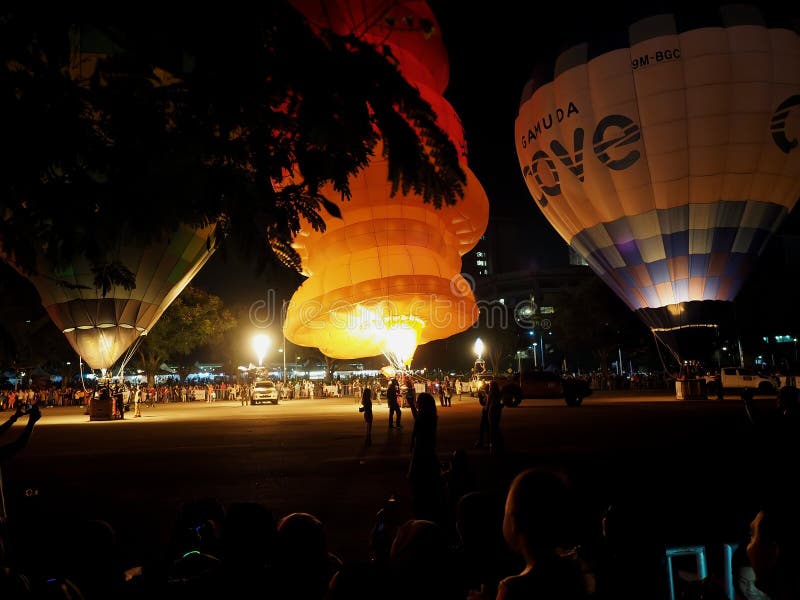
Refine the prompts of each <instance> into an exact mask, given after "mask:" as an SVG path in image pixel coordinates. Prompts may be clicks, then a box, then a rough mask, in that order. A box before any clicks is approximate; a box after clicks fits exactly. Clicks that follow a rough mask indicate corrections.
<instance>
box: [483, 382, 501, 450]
mask: <svg viewBox="0 0 800 600" xmlns="http://www.w3.org/2000/svg"><path fill="white" fill-rule="evenodd" d="M486 408H487V411H488V418H489V452H490V453H491V454H499V453H501V452H502V451H503V449H504V444H503V434H502V433H501V432H500V417H501V415H502V414H503V399H502V397H501V396H500V384H499V383H497V381H496V380H494V379H493V380H492V383H490V384H489V393H488V395H487V397H486Z"/></svg>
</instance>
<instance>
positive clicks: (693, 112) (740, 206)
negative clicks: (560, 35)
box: [515, 5, 800, 360]
mask: <svg viewBox="0 0 800 600" xmlns="http://www.w3.org/2000/svg"><path fill="white" fill-rule="evenodd" d="M685 17H686V16H685V15H680V14H657V15H653V16H651V17H648V18H644V19H641V20H638V21H636V22H634V23H633V24H631V25H630V26H629V27H628V29H627V32H625V33H626V34H625V35H622V36H620V37H618V38H615V39H614V41H613V42H612V41H610V40H609V39H604V40H597V41H591V40H590V41H588V42H586V43H582V44H579V45H576V46H573V47H571V48H569V49H567V50H566V51H564V52H562V53H561V54H560V55H559V56H558V57H557V59H556V60H555V63H554V64H553V65H551V68H550V69H549V72H548V73H547V75H545V76H539V75H537V76H536V77H534V78H532V79H531V80H530V81H529V82H528V84H527V85H526V87H525V89H524V92H523V95H522V98H521V103H520V108H519V114H518V116H517V119H516V123H515V135H516V148H517V155H518V158H519V163H520V168H521V170H522V175H523V177H524V179H525V182H526V184H527V185H528V188H529V190H530V192H531V194H532V195H533V197H534V199H535V201H536V204H537V205H538V206H539V208H540V209H541V210H542V212H543V213H544V214H545V216H546V217H547V218H548V220H549V221H550V223H551V224H552V225H553V227H555V228H556V230H557V231H558V233H559V234H560V235H561V236H562V237H563V238H564V239H565V240H566V241H567V242H568V243H569V244H570V245H571V246H572V247H573V248H574V249H575V250H576V251H578V252H579V253H580V254H581V255H583V257H584V258H585V259H586V260H587V262H588V263H589V264H590V265H591V267H592V268H593V269H594V271H595V272H596V273H597V274H598V275H599V276H600V277H601V278H602V279H603V280H604V281H605V282H606V283H607V284H608V285H609V286H610V287H611V288H612V289H613V290H614V291H615V292H616V293H617V294H618V295H619V297H620V298H622V299H623V300H624V301H625V302H626V303H627V305H628V306H629V307H630V308H631V309H632V310H634V311H636V312H637V313H638V314H639V315H640V316H641V317H642V318H643V320H644V321H645V322H646V323H647V324H648V325H649V326H650V327H651V329H652V330H653V332H654V333H655V334H656V337H657V339H659V340H660V341H662V342H664V343H665V344H666V345H667V346H668V347H669V348H670V349H671V350H672V351H673V353H674V355H675V357H676V358H678V359H679V360H681V359H684V360H685V359H687V358H689V359H692V358H697V357H699V355H700V354H701V353H703V352H704V350H708V348H706V349H703V348H700V347H698V344H697V343H694V344H693V343H692V338H694V340H693V341H694V342H696V341H697V335H698V334H700V337H703V334H704V333H708V332H709V331H710V330H713V329H715V328H716V327H717V325H718V323H719V318H720V312H721V309H724V308H725V307H728V306H730V305H731V301H732V300H733V299H734V298H735V296H736V294H737V292H738V291H739V289H740V288H741V287H742V284H743V282H744V281H745V279H746V278H747V275H748V273H749V272H750V270H751V269H752V267H753V265H754V263H755V260H756V258H757V257H758V256H759V254H760V253H761V251H762V250H763V249H764V247H765V245H766V243H767V241H768V239H769V238H770V235H771V234H772V233H773V232H774V231H775V230H776V229H777V228H778V227H779V226H780V224H781V222H782V221H783V219H784V218H785V217H786V215H787V213H788V212H789V211H791V210H792V208H793V207H794V205H795V202H796V201H797V198H798V195H800V149H798V141H797V140H798V136H800V37H798V34H797V32H796V31H794V30H792V29H790V28H788V27H786V26H783V27H781V26H772V25H771V26H768V25H767V24H766V23H765V19H764V17H763V15H762V13H761V12H760V11H758V10H757V9H756V8H754V7H752V6H743V5H730V6H724V7H721V8H720V9H719V10H718V11H717V12H716V14H714V15H713V18H711V19H708V20H707V22H705V23H702V24H700V23H699V18H698V16H697V15H688V18H685ZM703 330H705V332H704V331H703ZM682 337H683V338H685V339H684V340H683V341H682V340H681V338H682ZM686 341H688V342H689V343H688V344H686V343H684V342H686Z"/></svg>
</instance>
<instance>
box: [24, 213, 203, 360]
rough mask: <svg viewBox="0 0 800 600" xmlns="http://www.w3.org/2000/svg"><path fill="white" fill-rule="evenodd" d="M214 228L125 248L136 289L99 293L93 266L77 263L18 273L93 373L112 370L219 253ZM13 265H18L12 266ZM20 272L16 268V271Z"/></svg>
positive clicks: (122, 256)
mask: <svg viewBox="0 0 800 600" xmlns="http://www.w3.org/2000/svg"><path fill="white" fill-rule="evenodd" d="M213 236H214V226H213V225H212V226H209V227H205V228H201V229H191V228H189V227H186V226H180V227H178V228H177V229H176V230H175V231H174V232H173V233H172V234H171V235H170V236H169V238H167V239H164V240H162V241H161V242H156V243H153V244H150V245H148V246H146V247H145V246H143V245H141V244H127V245H121V246H120V249H119V253H118V255H117V256H116V257H115V258H116V259H117V260H118V261H119V262H121V263H122V264H123V265H125V266H126V267H127V268H129V269H130V270H131V271H132V272H133V273H134V274H135V275H136V287H135V288H134V289H132V290H126V289H124V288H122V287H120V286H112V287H111V289H110V290H108V293H106V294H105V295H103V294H102V293H101V292H100V291H99V290H98V289H96V288H95V283H94V274H93V273H92V271H91V265H90V264H89V262H88V261H87V260H85V259H77V260H75V261H74V262H73V263H72V264H71V265H69V266H67V267H65V268H63V269H55V268H53V267H52V266H51V265H47V264H45V263H44V261H39V264H38V265H37V273H36V274H33V275H31V274H28V273H25V272H23V271H21V270H19V269H17V270H18V271H19V272H20V273H21V274H22V275H23V276H24V277H26V278H28V279H29V280H30V281H31V282H32V283H33V284H34V286H35V287H36V289H37V291H38V292H39V296H40V297H41V299H42V305H43V306H44V307H45V308H46V309H47V312H48V314H49V315H50V317H51V318H52V319H53V322H54V323H55V324H56V326H57V327H58V328H59V329H60V330H61V331H62V332H63V333H64V335H65V336H66V337H67V340H68V341H69V343H70V344H71V345H72V347H73V348H74V349H75V352H77V353H78V354H79V355H80V356H81V358H82V359H83V360H84V361H86V363H87V364H88V365H89V366H90V367H91V368H93V369H107V368H109V367H111V366H112V365H113V364H114V363H115V362H116V361H117V359H119V358H120V357H121V356H122V354H123V353H124V352H125V351H126V350H127V349H128V348H129V347H130V346H131V344H133V342H134V341H135V340H136V339H137V338H138V337H139V336H142V335H147V333H148V331H150V329H152V327H153V325H155V324H156V321H158V319H159V317H161V315H162V314H163V313H164V311H165V310H166V309H167V307H168V306H169V305H170V304H171V303H172V301H173V300H175V298H176V297H177V296H178V295H179V294H180V293H181V292H182V291H183V289H184V288H185V287H186V286H187V285H188V284H189V282H190V281H191V280H192V278H193V277H194V276H195V275H196V274H197V272H198V271H199V270H200V269H201V268H202V266H203V265H204V264H205V263H206V261H207V260H208V259H209V258H210V257H211V254H212V253H213V252H214V249H215V246H214V241H213V240H214V237H213ZM8 262H9V264H11V265H12V266H15V265H14V262H13V260H9V261H8ZM15 268H16V267H15Z"/></svg>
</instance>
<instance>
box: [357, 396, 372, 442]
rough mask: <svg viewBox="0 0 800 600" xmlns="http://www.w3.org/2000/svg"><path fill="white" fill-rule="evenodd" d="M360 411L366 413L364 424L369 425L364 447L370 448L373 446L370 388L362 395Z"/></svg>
mask: <svg viewBox="0 0 800 600" xmlns="http://www.w3.org/2000/svg"><path fill="white" fill-rule="evenodd" d="M358 411H359V412H362V413H364V422H365V423H366V424H367V432H366V437H365V438H364V446H365V447H366V448H369V447H370V446H371V445H372V390H371V389H369V388H368V387H365V388H364V393H363V394H361V406H360V407H359V408H358Z"/></svg>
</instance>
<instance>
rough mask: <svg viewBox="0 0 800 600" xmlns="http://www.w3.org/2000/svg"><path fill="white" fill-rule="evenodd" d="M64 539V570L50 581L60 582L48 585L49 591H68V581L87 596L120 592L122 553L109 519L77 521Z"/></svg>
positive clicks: (93, 597)
mask: <svg viewBox="0 0 800 600" xmlns="http://www.w3.org/2000/svg"><path fill="white" fill-rule="evenodd" d="M64 543H65V545H64V550H63V553H62V557H63V561H64V564H63V567H62V569H63V571H62V573H61V577H59V578H55V579H56V581H55V582H53V583H58V582H59V581H60V582H62V583H63V586H61V585H55V586H51V587H50V588H49V591H50V592H51V593H56V592H58V591H59V590H62V591H65V592H67V591H71V586H70V585H69V583H68V582H71V583H72V584H74V587H77V589H78V590H80V592H81V594H82V597H83V598H86V600H94V599H101V600H102V599H105V598H117V597H119V596H120V595H121V594H122V583H123V576H122V561H121V555H120V550H119V545H118V543H117V534H116V532H115V531H114V528H113V527H112V526H111V525H110V524H109V523H107V522H106V521H102V520H99V519H92V520H85V521H79V522H77V523H75V524H74V525H72V526H70V527H68V528H67V530H66V539H65V540H64ZM50 597H59V596H50ZM62 597H68V596H62Z"/></svg>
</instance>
